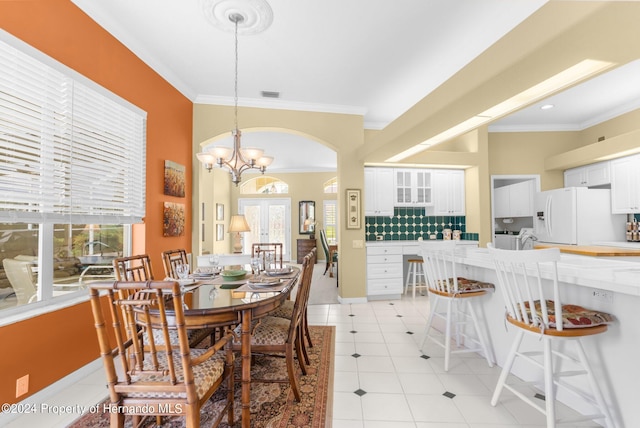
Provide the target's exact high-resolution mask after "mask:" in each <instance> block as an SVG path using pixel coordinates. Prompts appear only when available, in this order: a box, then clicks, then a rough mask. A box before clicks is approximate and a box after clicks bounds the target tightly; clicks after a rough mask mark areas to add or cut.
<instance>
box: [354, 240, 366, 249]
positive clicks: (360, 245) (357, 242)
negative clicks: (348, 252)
mask: <svg viewBox="0 0 640 428" xmlns="http://www.w3.org/2000/svg"><path fill="white" fill-rule="evenodd" d="M351 245H352V246H353V248H364V241H363V240H362V239H354V240H353V241H352V243H351Z"/></svg>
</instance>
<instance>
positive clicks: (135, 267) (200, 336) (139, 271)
mask: <svg viewBox="0 0 640 428" xmlns="http://www.w3.org/2000/svg"><path fill="white" fill-rule="evenodd" d="M113 271H114V273H115V277H116V281H151V280H153V279H154V275H153V269H152V268H151V258H150V257H149V255H148V254H140V255H137V256H127V257H119V258H117V259H114V260H113ZM170 278H174V277H171V276H170ZM124 292H125V291H121V293H124ZM122 297H123V298H125V297H127V296H124V295H123V296H122ZM216 334H218V335H219V329H214V328H199V329H189V330H188V335H189V343H190V344H191V346H195V345H197V344H198V343H200V342H202V341H203V340H204V339H206V338H207V337H209V336H211V339H212V340H215V335H216ZM172 337H173V341H174V343H177V336H176V335H175V334H174V335H173V336H172Z"/></svg>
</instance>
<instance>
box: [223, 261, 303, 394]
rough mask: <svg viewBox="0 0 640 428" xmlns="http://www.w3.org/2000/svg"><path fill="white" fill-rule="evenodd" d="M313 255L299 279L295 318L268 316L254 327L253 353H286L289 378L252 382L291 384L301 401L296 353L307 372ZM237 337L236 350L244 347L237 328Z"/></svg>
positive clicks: (252, 336)
mask: <svg viewBox="0 0 640 428" xmlns="http://www.w3.org/2000/svg"><path fill="white" fill-rule="evenodd" d="M312 259H313V256H312V255H311V254H307V255H306V256H305V257H304V260H303V261H302V273H301V275H300V279H299V288H298V292H297V295H296V299H295V301H294V303H293V313H292V316H291V319H290V320H289V319H285V318H281V317H276V316H266V317H264V318H261V319H259V320H256V322H255V323H254V325H253V326H252V333H251V352H252V353H253V352H255V353H266V354H270V353H281V354H284V356H285V359H286V366H287V378H286V379H284V378H268V379H266V378H261V379H257V378H254V377H252V378H251V382H277V383H289V384H290V385H291V390H292V391H293V395H294V397H295V399H296V401H298V402H299V401H300V387H299V386H298V375H297V371H296V368H295V359H294V352H295V356H297V358H298V365H299V366H300V370H301V371H302V374H303V375H306V374H307V369H306V367H305V364H304V362H303V359H304V355H303V351H302V344H301V341H302V337H301V336H302V335H301V326H302V322H303V321H302V319H303V315H304V313H305V310H306V304H307V302H308V300H309V290H310V288H311V276H312V275H313V266H314V263H312ZM235 333H236V335H237V338H238V339H236V340H234V342H233V348H234V350H236V351H240V350H241V344H240V341H239V338H240V335H241V331H240V327H236V331H235Z"/></svg>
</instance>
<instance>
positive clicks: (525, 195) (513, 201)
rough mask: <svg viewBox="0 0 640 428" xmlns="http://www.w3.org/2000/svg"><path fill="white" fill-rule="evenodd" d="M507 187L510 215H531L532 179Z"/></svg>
mask: <svg viewBox="0 0 640 428" xmlns="http://www.w3.org/2000/svg"><path fill="white" fill-rule="evenodd" d="M508 187H509V205H510V207H509V211H510V212H511V215H510V217H531V216H533V181H523V182H521V183H516V184H512V185H510V186H508Z"/></svg>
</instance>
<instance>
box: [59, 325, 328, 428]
mask: <svg viewBox="0 0 640 428" xmlns="http://www.w3.org/2000/svg"><path fill="white" fill-rule="evenodd" d="M309 329H310V332H311V338H312V341H313V348H308V352H309V360H310V363H311V365H310V366H309V367H307V375H306V376H302V375H301V374H300V373H299V377H298V379H299V380H300V391H301V395H302V401H301V402H300V403H298V402H296V401H294V398H293V393H292V392H291V388H290V386H289V384H288V383H287V384H278V383H252V384H251V426H252V427H254V428H307V427H308V428H323V427H330V426H331V418H332V414H331V411H332V407H333V402H332V401H333V359H334V358H333V355H334V350H333V348H334V342H335V327H333V326H310V327H309ZM237 362H239V359H238V360H237ZM251 370H252V373H255V376H256V377H257V378H269V377H282V375H283V374H284V376H285V377H286V373H287V371H286V367H285V360H284V358H278V357H275V358H274V357H267V356H260V355H257V356H255V361H254V363H253V365H252V367H251ZM236 372H237V373H240V370H239V367H238V368H237V371H236ZM226 394H227V393H226V390H225V389H224V388H221V389H220V390H219V391H218V392H216V394H214V396H213V397H211V399H210V400H209V401H208V402H207V403H206V404H205V405H204V407H203V408H202V411H201V414H200V426H201V427H207V428H208V427H211V426H212V425H213V421H214V420H215V418H216V415H217V414H218V413H219V411H220V409H221V408H222V407H223V406H224V401H225V398H226ZM240 394H241V388H240V384H239V383H237V384H236V387H235V403H234V404H235V408H234V410H235V424H234V425H233V427H240V418H241V408H240ZM99 408H102V406H99ZM131 425H132V421H131V418H130V417H127V418H126V420H125V427H131ZM68 426H69V427H70V428H85V427H108V426H109V415H108V414H107V413H93V414H85V415H83V416H81V417H80V418H79V419H77V420H76V421H74V422H73V423H72V424H71V425H68ZM143 426H144V427H155V426H156V424H155V418H147V421H146V423H145V424H144V425H143ZM184 426H185V421H184V417H182V418H181V417H172V418H167V417H163V418H162V427H171V428H179V427H184ZM220 427H221V428H231V427H230V426H229V425H228V424H227V423H226V417H225V419H223V422H222V423H221V424H220Z"/></svg>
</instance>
